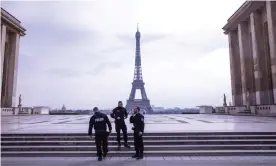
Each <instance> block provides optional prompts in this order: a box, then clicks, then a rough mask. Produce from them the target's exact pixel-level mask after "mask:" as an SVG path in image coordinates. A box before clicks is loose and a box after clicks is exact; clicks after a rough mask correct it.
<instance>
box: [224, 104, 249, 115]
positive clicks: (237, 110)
mask: <svg viewBox="0 0 276 166" xmlns="http://www.w3.org/2000/svg"><path fill="white" fill-rule="evenodd" d="M245 110H246V107H245V106H236V107H235V106H228V107H226V113H227V114H233V115H235V114H238V113H241V112H244V111H245Z"/></svg>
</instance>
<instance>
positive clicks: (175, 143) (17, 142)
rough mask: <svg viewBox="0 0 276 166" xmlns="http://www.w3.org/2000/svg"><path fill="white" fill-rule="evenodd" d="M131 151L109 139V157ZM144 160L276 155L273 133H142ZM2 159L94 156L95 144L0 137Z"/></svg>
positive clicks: (69, 138)
mask: <svg viewBox="0 0 276 166" xmlns="http://www.w3.org/2000/svg"><path fill="white" fill-rule="evenodd" d="M129 143H130V145H132V148H131V149H126V148H124V147H122V148H121V151H117V150H116V145H117V143H116V136H115V133H112V134H111V135H110V137H109V156H117V157H127V156H131V155H132V154H133V153H134V148H133V136H132V133H129ZM144 145H145V156H240V155H242V156H256V155H261V156H267V155H276V132H197V133H145V135H144ZM1 156H2V157H88V156H93V157H94V156H96V147H95V143H94V140H93V141H92V140H90V138H89V137H88V136H87V135H86V134H73V133H68V134H66V133H57V134H50V133H45V134H42V133H41V134H1Z"/></svg>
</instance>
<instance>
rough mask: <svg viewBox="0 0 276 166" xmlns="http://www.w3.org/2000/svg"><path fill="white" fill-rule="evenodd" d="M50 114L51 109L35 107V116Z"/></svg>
mask: <svg viewBox="0 0 276 166" xmlns="http://www.w3.org/2000/svg"><path fill="white" fill-rule="evenodd" d="M49 113H50V107H44V106H37V107H33V114H41V115H48V114H49Z"/></svg>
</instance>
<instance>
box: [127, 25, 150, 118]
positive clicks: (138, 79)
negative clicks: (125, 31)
mask: <svg viewBox="0 0 276 166" xmlns="http://www.w3.org/2000/svg"><path fill="white" fill-rule="evenodd" d="M138 24H139V23H137V32H136V34H135V38H136V52H135V67H134V78H133V82H132V88H131V92H130V95H129V99H128V100H127V104H126V109H127V110H128V111H131V110H132V109H133V107H137V106H138V107H140V109H141V110H143V111H145V112H147V113H153V110H152V107H151V105H150V100H149V99H148V98H147V95H146V90H145V86H144V85H145V83H144V81H143V76H142V65H141V53H140V37H141V33H140V32H139V27H138ZM136 90H140V91H141V96H142V99H135V94H136Z"/></svg>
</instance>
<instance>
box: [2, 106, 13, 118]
mask: <svg viewBox="0 0 276 166" xmlns="http://www.w3.org/2000/svg"><path fill="white" fill-rule="evenodd" d="M13 114H14V111H13V108H1V115H4V116H5V115H13Z"/></svg>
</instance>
